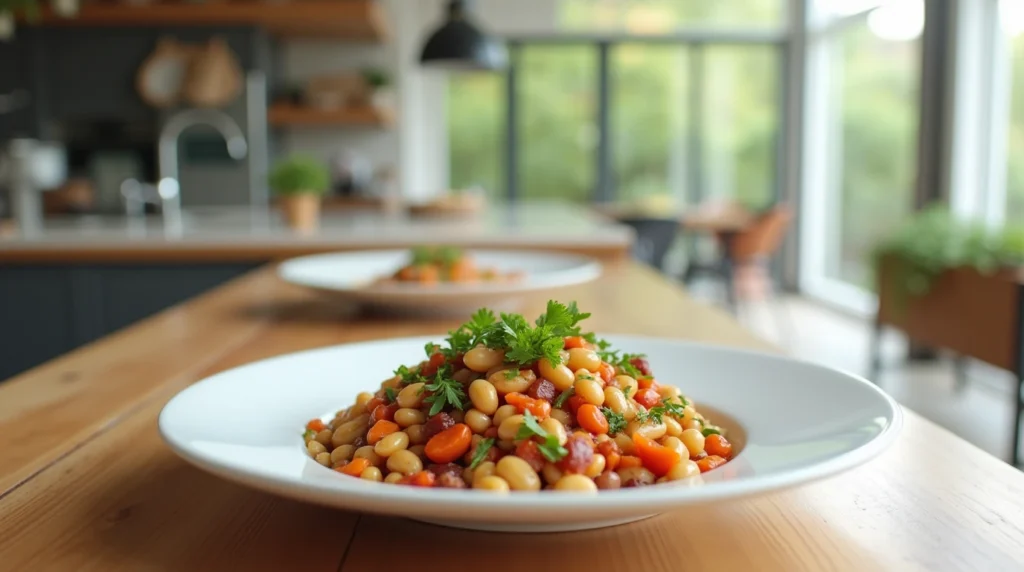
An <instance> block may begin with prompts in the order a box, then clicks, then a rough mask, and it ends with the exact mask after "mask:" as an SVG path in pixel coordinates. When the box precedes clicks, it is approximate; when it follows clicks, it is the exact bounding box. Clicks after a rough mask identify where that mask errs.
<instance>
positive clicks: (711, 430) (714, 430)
mask: <svg viewBox="0 0 1024 572" xmlns="http://www.w3.org/2000/svg"><path fill="white" fill-rule="evenodd" d="M700 432H701V433H703V434H704V436H705V437H710V436H711V435H721V434H722V430H721V429H719V428H718V427H713V426H711V425H707V426H705V427H704V428H703V429H701V430H700Z"/></svg>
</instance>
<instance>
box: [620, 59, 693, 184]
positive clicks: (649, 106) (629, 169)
mask: <svg viewBox="0 0 1024 572" xmlns="http://www.w3.org/2000/svg"><path fill="white" fill-rule="evenodd" d="M688 55H689V52H688V50H687V49H686V48H682V47H678V46H665V45H651V44H622V45H618V46H615V47H614V48H612V51H611V54H610V60H611V93H610V97H611V103H610V106H611V110H610V111H611V130H612V133H611V137H612V142H613V143H612V156H613V157H614V165H615V182H614V186H615V194H616V198H618V199H620V200H638V199H644V198H649V197H654V196H667V197H671V199H673V201H675V202H680V203H682V202H685V201H686V197H687V196H689V195H688V193H687V189H688V186H689V184H688V181H689V176H690V173H689V170H688V169H687V162H688V161H687V134H688V129H689V121H688V117H687V110H688V109H690V105H689V89H690V86H689V81H688V70H689V69H690V59H689V57H688Z"/></svg>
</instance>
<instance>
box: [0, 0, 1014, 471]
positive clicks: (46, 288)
mask: <svg viewBox="0 0 1024 572" xmlns="http://www.w3.org/2000/svg"><path fill="white" fill-rule="evenodd" d="M1022 31H1024V0H718V1H716V2H708V1H706V0H516V1H514V2H513V1H511V0H477V1H474V2H470V1H449V0H248V1H246V0H205V1H204V0H191V1H188V0H180V1H173V2H172V1H161V0H120V1H118V0H52V1H50V0H0V38H2V39H0V144H2V149H3V153H2V155H0V322H2V326H3V327H2V328H0V379H3V378H6V377H9V376H11V375H14V374H16V373H18V372H21V371H23V370H25V369H27V368H29V367H32V366H34V365H36V364H39V363H42V362H43V361H45V360H47V359H50V358H52V357H54V356H57V355H60V354H62V353H64V352H66V351H69V350H71V349H73V348H75V347H77V346H80V345H82V344H84V343H88V342H90V341H92V340H95V339H98V338H99V337H101V336H103V335H104V334H106V333H109V332H111V331H114V330H116V329H119V328H121V327H123V326H125V325H128V324H130V323H133V322H136V321H138V320H140V319H142V318H143V317H145V316H147V315H150V314H152V313H154V312H156V311H159V310H161V309H163V308H166V307H168V306H170V305H172V304H174V303H177V302H179V301H181V300H184V299H186V298H188V297H190V296H193V295H195V294H197V293H199V292H202V291H204V290H207V289H209V288H212V287H213V286H215V285H217V284H220V283H222V282H224V281H226V280H228V279H230V278H232V277H234V276H237V275H240V274H241V273H244V272H245V271H247V270H250V269H252V268H255V267H256V266H258V265H260V264H263V263H266V262H268V261H273V260H279V259H281V258H285V257H288V256H294V255H298V254H304V253H309V252H321V251H329V250H338V249H353V248H361V247H367V246H370V247H388V246H400V247H405V246H412V245H415V244H425V243H431V242H438V241H445V242H451V243H455V244H462V245H465V246H502V245H504V246H508V245H514V246H527V247H533V248H551V249H567V250H574V251H578V252H586V253H589V254H591V255H594V256H596V257H598V258H602V259H604V260H607V261H611V260H614V259H615V258H616V256H619V255H622V254H623V253H627V254H628V255H630V256H633V257H634V258H638V259H640V260H642V261H644V262H647V263H648V264H650V265H651V266H652V267H653V268H654V269H656V271H659V272H662V273H663V274H664V275H666V276H667V277H669V278H670V279H673V280H679V281H680V283H685V284H686V285H687V286H688V287H689V288H690V290H691V292H693V293H694V295H696V296H700V297H702V298H705V299H706V300H707V301H708V303H713V304H719V305H721V306H722V307H723V309H725V310H728V311H731V312H734V313H735V314H736V316H737V317H738V318H739V319H740V320H742V321H743V322H744V323H745V324H747V325H748V326H749V327H751V328H753V329H755V330H757V331H758V332H760V333H762V334H763V335H765V336H767V337H770V338H771V339H773V340H775V341H776V342H778V343H779V344H780V345H781V346H783V347H785V348H786V349H788V351H790V352H792V353H793V354H795V355H797V356H800V357H804V358H807V359H811V360H817V361H821V362H824V363H827V364H829V365H833V366H838V367H842V368H845V369H849V370H852V371H855V372H859V373H871V374H872V375H876V376H877V379H878V380H879V382H880V384H881V385H882V386H883V387H885V388H886V389H887V390H888V391H890V392H892V393H893V394H894V395H895V396H896V397H897V399H899V400H900V401H901V402H903V403H905V404H906V405H908V406H910V407H912V408H913V409H915V410H916V411H918V412H920V413H922V414H924V415H926V416H928V417H930V418H932V419H933V420H935V421H938V422H939V423H941V424H943V425H945V426H947V427H949V428H951V429H952V430H954V431H956V432H957V433H959V434H961V435H962V436H964V437H966V438H967V439H969V440H971V441H973V442H975V443H977V444H978V445H980V446H981V447H983V448H985V449H987V450H989V451H990V452H992V453H994V454H997V455H1000V456H1003V457H1008V454H1007V451H1009V450H1010V441H1011V439H1013V438H1014V437H1013V432H1012V431H1010V430H1009V429H1010V428H1012V427H1014V426H1015V425H1014V424H1015V421H1014V419H1015V414H1019V410H1020V399H1019V398H1018V399H1015V398H1014V397H1015V394H1016V396H1019V393H1020V387H1019V383H1018V381H1019V379H1020V378H1021V376H1022V371H1024V357H1022V355H1024V342H1022V339H1024V309H1022V308H1024V304H1022V303H1021V300H1022V298H1024V294H1022V292H1024V289H1022V287H1021V286H1020V284H1021V280H1020V275H1019V272H1018V270H1019V265H1020V263H1021V262H1022V261H1024V238H1022V237H1024V234H1021V233H1020V232H1019V225H1021V224H1024V36H1022V35H1021V32H1022ZM936 205H938V206H936ZM885 260H889V261H895V262H893V263H892V264H891V265H889V266H887V264H886V263H884V262H883V261H885ZM892 265H895V267H899V268H902V270H899V268H898V269H897V270H892V269H891V268H890V269H889V270H886V269H887V268H889V267H890V266H892ZM886 277H888V278H890V279H891V280H887V278H886ZM880 302H881V303H880ZM666 319H676V320H685V319H686V316H666ZM876 325H877V326H878V327H876ZM882 326H884V327H882ZM876 332H880V334H879V335H876ZM182 359H188V358H187V356H182ZM1008 371H1009V372H1013V373H1008Z"/></svg>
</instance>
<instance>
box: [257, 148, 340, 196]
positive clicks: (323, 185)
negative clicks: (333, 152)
mask: <svg viewBox="0 0 1024 572" xmlns="http://www.w3.org/2000/svg"><path fill="white" fill-rule="evenodd" d="M330 179H331V178H330V173H329V172H328V170H327V166H326V165H324V164H323V163H322V162H320V161H317V160H316V159H313V158H311V157H302V156H295V157H290V158H288V159H285V160H283V161H281V162H280V163H278V164H277V166H276V167H275V168H274V171H273V172H272V173H271V174H270V186H271V188H273V189H274V192H276V193H277V194H279V195H285V196H287V195H300V194H316V195H322V194H324V193H325V192H327V189H328V188H329V187H330V184H331V180H330Z"/></svg>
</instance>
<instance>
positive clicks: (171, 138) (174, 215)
mask: <svg viewBox="0 0 1024 572" xmlns="http://www.w3.org/2000/svg"><path fill="white" fill-rule="evenodd" d="M195 125H209V126H210V127H213V128H214V129H216V130H217V131H219V132H220V134H221V136H223V137H224V141H225V142H226V143H227V148H228V155H229V156H230V157H231V158H232V159H235V160H241V159H244V158H245V155H246V153H247V152H248V149H249V146H248V145H247V144H246V141H245V134H243V133H242V128H241V127H239V126H238V123H237V122H235V120H234V119H232V118H231V116H230V115H228V114H226V113H224V112H223V111H218V110H215V109H188V110H185V111H181V112H179V113H177V114H175V115H173V116H171V118H170V119H168V120H167V122H166V123H165V124H164V128H163V130H161V131H160V141H159V143H158V147H157V159H158V165H157V168H158V171H159V182H158V183H157V184H156V185H155V186H154V185H144V184H141V183H139V182H138V181H134V180H131V179H129V180H128V181H125V182H124V183H123V184H122V185H121V192H122V194H123V195H124V198H125V208H126V210H128V214H129V216H131V215H133V214H136V213H138V212H140V207H141V206H142V204H143V203H146V202H156V201H157V200H158V201H159V203H160V209H161V213H162V215H163V218H164V230H165V232H169V233H180V232H181V230H182V224H181V184H180V180H179V174H178V138H179V137H181V134H182V133H183V132H184V131H185V130H186V129H188V128H189V127H193V126H195Z"/></svg>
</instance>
